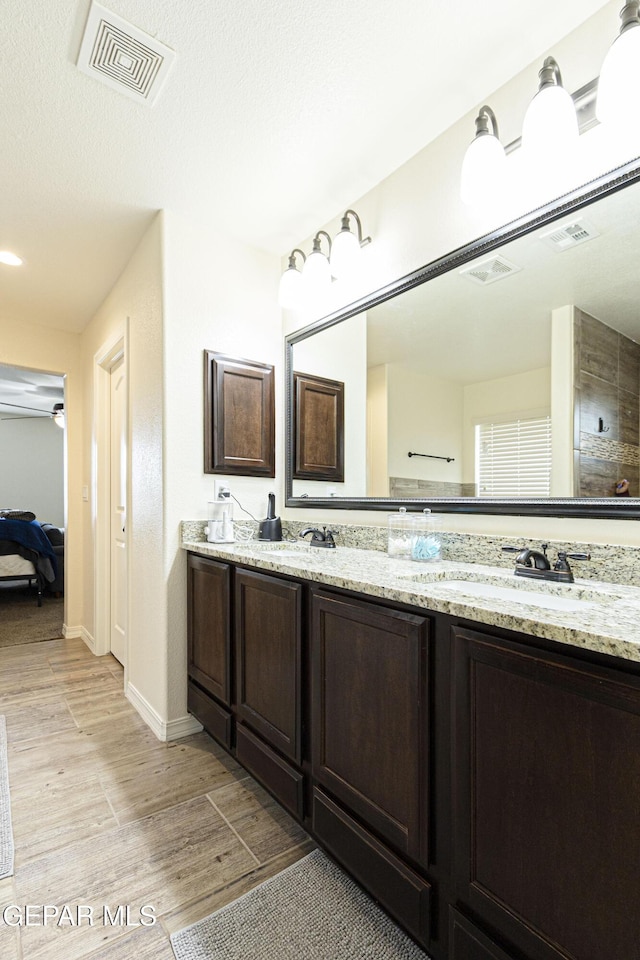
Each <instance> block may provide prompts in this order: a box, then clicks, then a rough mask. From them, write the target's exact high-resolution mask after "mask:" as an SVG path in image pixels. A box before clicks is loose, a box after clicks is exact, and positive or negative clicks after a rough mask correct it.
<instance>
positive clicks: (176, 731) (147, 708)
mask: <svg viewBox="0 0 640 960" xmlns="http://www.w3.org/2000/svg"><path fill="white" fill-rule="evenodd" d="M125 696H126V698H127V700H128V701H129V703H131V704H132V705H133V706H134V707H135V708H136V710H137V711H138V713H139V714H140V716H141V717H142V719H143V720H144V722H145V723H146V724H147V726H149V727H151V729H152V730H153V732H154V733H155V735H156V737H157V738H158V740H162V741H163V743H166V742H167V741H169V740H181V739H182V737H189V736H191V734H193V733H199V732H200V731H201V730H202V724H201V723H199V722H198V721H197V720H196V718H195V717H192V716H191V715H190V714H187V715H186V716H185V717H179V718H178V719H177V720H168V721H167V720H163V719H162V718H161V717H160V715H159V714H158V713H157V712H156V711H155V710H154V709H153V707H152V706H151V704H150V703H149V702H148V700H145V698H144V697H143V696H142V694H141V693H140V692H139V690H136V688H135V687H134V686H133V684H132V683H128V684H127V687H126V690H125Z"/></svg>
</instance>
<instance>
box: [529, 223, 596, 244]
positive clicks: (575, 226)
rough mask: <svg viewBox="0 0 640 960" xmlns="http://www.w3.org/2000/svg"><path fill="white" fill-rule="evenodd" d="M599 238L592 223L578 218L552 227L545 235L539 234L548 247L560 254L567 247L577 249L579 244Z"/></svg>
mask: <svg viewBox="0 0 640 960" xmlns="http://www.w3.org/2000/svg"><path fill="white" fill-rule="evenodd" d="M599 236H600V234H599V233H598V231H597V230H596V228H595V227H594V226H593V224H592V223H589V222H588V220H584V219H582V217H579V218H578V219H577V220H570V221H568V222H567V223H563V224H560V225H558V226H557V227H554V228H553V230H548V231H547V233H543V234H541V236H540V239H541V240H542V242H543V243H546V245H547V246H548V247H552V248H553V249H554V250H558V251H559V252H560V251H562V250H568V249H569V247H577V246H578V244H579V243H586V242H587V240H593V238H594V237H599Z"/></svg>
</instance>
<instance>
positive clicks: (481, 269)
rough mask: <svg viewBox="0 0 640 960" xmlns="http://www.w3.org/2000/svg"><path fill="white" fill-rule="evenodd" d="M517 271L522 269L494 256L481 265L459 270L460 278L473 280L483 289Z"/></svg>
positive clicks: (503, 258) (477, 264)
mask: <svg viewBox="0 0 640 960" xmlns="http://www.w3.org/2000/svg"><path fill="white" fill-rule="evenodd" d="M519 270H522V267H519V266H517V264H515V263H511V261H510V260H507V258H506V257H498V256H496V257H490V258H489V259H488V260H483V261H482V263H474V264H473V266H471V267H467V268H466V269H465V270H461V271H460V276H462V277H467V279H469V280H473V282H474V283H479V284H482V286H483V287H486V286H487V284H488V283H495V282H496V280H503V279H504V278H505V277H509V276H510V275H511V274H512V273H518V271H519Z"/></svg>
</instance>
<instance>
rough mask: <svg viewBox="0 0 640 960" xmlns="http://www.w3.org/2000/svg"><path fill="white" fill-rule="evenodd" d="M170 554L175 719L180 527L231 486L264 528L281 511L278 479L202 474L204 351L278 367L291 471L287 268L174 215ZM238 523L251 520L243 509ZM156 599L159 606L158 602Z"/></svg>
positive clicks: (168, 293)
mask: <svg viewBox="0 0 640 960" xmlns="http://www.w3.org/2000/svg"><path fill="white" fill-rule="evenodd" d="M164 262H165V278H164V284H165V306H164V315H165V324H164V342H163V350H164V445H165V452H164V488H163V501H164V518H163V527H164V545H163V561H162V562H163V572H162V583H163V584H165V585H166V594H165V601H166V604H167V608H166V616H167V620H166V634H165V636H164V638H163V642H165V643H166V647H167V657H168V661H167V671H168V686H167V690H166V697H167V700H166V716H167V717H168V718H169V719H170V720H172V719H175V718H180V717H182V716H183V715H184V713H185V711H186V691H187V682H186V681H187V671H186V589H185V587H186V555H185V554H184V552H183V551H181V550H180V546H179V543H180V521H181V520H184V519H188V518H203V517H206V511H207V501H208V500H212V499H213V497H214V489H215V487H214V482H215V480H216V479H218V480H219V479H223V480H225V482H227V483H228V485H229V486H230V488H231V493H232V494H233V495H235V496H236V497H237V498H238V499H239V500H240V501H241V502H242V504H243V506H244V507H245V508H246V509H247V510H249V511H251V513H252V514H253V515H254V516H255V517H257V518H258V519H261V518H263V517H264V516H265V515H266V507H267V494H268V493H269V492H270V491H274V492H275V493H276V510H277V511H278V512H279V511H280V509H281V507H282V479H281V473H280V476H279V477H278V478H277V479H263V478H256V477H222V478H220V477H219V476H218V477H215V476H213V475H210V474H209V475H207V474H205V473H204V471H203V435H204V425H203V351H204V350H205V349H208V350H215V351H218V352H220V353H227V354H230V355H232V356H237V357H243V358H245V359H247V360H258V361H261V362H263V363H272V364H274V365H275V368H276V458H277V463H278V464H279V465H280V464H282V463H283V449H284V447H283V432H284V428H283V423H284V413H283V409H284V405H283V369H284V367H283V344H282V333H281V326H280V311H279V309H278V306H277V291H278V280H279V275H280V270H279V261H278V259H277V258H276V257H273V256H269V255H267V254H265V253H261V252H259V251H257V250H254V249H252V248H250V247H248V246H246V245H244V244H242V243H238V242H234V241H233V240H232V239H231V238H228V237H222V236H220V234H218V233H216V231H215V230H214V229H213V227H211V226H209V227H207V226H204V225H198V224H195V223H188V222H186V221H185V220H183V219H181V218H180V217H178V216H176V215H174V214H171V213H166V214H165V261H164ZM234 510H235V517H236V519H242V518H243V517H245V519H246V516H245V515H244V514H242V513H241V511H240V510H239V508H238V507H237V505H235V504H234ZM150 600H151V598H150Z"/></svg>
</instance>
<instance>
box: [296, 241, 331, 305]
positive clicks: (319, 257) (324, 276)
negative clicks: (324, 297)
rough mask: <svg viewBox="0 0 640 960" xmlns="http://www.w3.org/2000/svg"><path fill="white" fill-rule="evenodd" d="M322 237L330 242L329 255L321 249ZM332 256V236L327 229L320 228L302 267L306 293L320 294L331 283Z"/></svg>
mask: <svg viewBox="0 0 640 960" xmlns="http://www.w3.org/2000/svg"><path fill="white" fill-rule="evenodd" d="M321 237H326V238H327V243H328V244H329V256H328V257H327V256H325V254H324V253H323V252H322V250H321V249H320V239H321ZM330 257H331V237H330V236H329V234H328V233H327V231H326V230H318V232H317V233H316V235H315V237H314V238H313V250H312V251H311V253H310V254H309V256H308V257H307V259H306V260H305V262H304V267H303V268H302V277H303V279H304V282H305V288H306V289H305V294H309V295H315V296H318V295H319V294H322V293H323V292H324V291H325V290H326V289H327V288H328V287H329V284H330V283H331V267H330V266H329V258H330Z"/></svg>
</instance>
